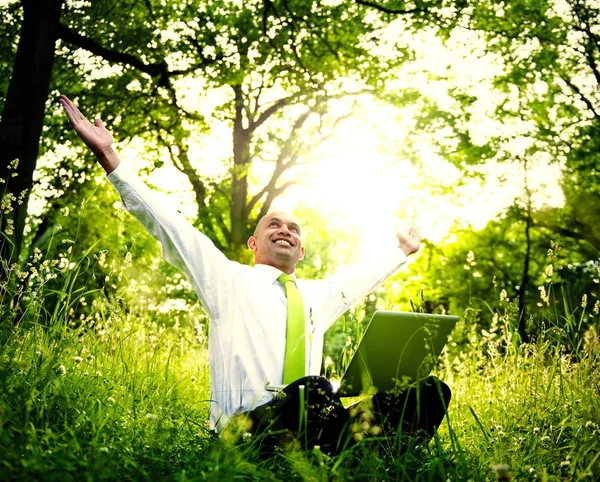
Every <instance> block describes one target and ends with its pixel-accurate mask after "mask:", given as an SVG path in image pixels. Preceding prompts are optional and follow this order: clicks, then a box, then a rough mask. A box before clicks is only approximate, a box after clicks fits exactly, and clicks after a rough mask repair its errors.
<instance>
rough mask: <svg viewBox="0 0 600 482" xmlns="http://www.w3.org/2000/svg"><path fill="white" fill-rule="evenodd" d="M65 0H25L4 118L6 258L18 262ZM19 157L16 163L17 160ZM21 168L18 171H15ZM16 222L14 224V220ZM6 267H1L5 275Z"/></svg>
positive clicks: (0, 172) (1, 247)
mask: <svg viewBox="0 0 600 482" xmlns="http://www.w3.org/2000/svg"><path fill="white" fill-rule="evenodd" d="M63 2H64V0H22V1H21V3H22V5H23V11H24V15H23V24H22V26H21V33H20V37H19V45H18V47H17V55H16V57H15V63H14V66H13V71H12V76H11V79H10V83H9V86H8V90H7V93H6V102H5V104H4V109H3V111H2V119H1V120H0V145H1V146H2V149H0V179H4V180H6V184H3V185H2V188H1V192H2V197H3V198H4V197H5V196H8V197H7V198H5V199H12V196H14V200H13V202H12V210H11V211H10V212H8V213H2V214H1V215H0V232H4V233H6V231H7V227H8V233H10V232H11V231H12V234H8V233H6V234H7V236H6V238H4V237H3V238H2V240H1V241H0V260H3V261H6V262H8V263H9V264H10V263H13V262H17V261H18V259H19V254H20V252H21V247H22V244H23V231H24V229H25V219H26V217H27V203H28V201H29V195H30V193H31V187H32V185H33V171H34V170H35V165H36V161H37V156H38V150H39V143H40V136H41V134H42V125H43V122H44V112H45V107H46V100H47V99H48V94H49V91H50V77H51V74H52V65H53V63H54V51H55V44H56V39H57V30H58V25H59V21H60V12H61V7H62V4H63ZM15 162H18V165H17V167H16V168H14V167H13V168H12V169H11V165H12V166H14V163H15ZM15 173H16V174H17V175H16V176H14V175H13V174H15ZM10 225H12V226H13V227H12V229H11V226H10ZM3 272H4V270H2V269H0V279H1V278H2V277H3Z"/></svg>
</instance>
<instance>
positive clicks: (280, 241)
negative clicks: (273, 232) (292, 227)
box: [275, 239, 291, 246]
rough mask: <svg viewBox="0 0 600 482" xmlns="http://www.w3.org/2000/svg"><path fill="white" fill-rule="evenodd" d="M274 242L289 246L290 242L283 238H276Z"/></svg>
mask: <svg viewBox="0 0 600 482" xmlns="http://www.w3.org/2000/svg"><path fill="white" fill-rule="evenodd" d="M275 244H281V245H283V246H291V244H290V243H288V242H287V241H286V240H285V239H278V240H277V241H275Z"/></svg>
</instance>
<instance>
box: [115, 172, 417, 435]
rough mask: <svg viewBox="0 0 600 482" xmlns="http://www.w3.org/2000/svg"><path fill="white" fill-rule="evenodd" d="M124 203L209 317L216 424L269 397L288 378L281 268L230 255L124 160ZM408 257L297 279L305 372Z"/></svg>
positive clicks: (398, 254)
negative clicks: (350, 314) (334, 329)
mask: <svg viewBox="0 0 600 482" xmlns="http://www.w3.org/2000/svg"><path fill="white" fill-rule="evenodd" d="M108 179H109V180H110V182H111V183H112V184H113V186H114V187H115V188H116V189H117V191H118V192H119V194H120V196H121V199H122V201H123V204H124V206H125V208H126V209H127V210H128V211H129V212H130V213H131V214H133V216H135V217H136V218H137V219H138V220H139V221H140V222H141V223H142V225H143V226H144V227H145V228H146V229H147V231H148V232H149V233H150V234H151V235H152V236H154V237H155V238H156V239H158V241H160V243H161V244H162V250H163V256H164V258H165V259H166V260H167V261H168V262H169V263H171V264H172V265H173V266H175V267H177V268H180V269H181V270H182V271H183V272H184V273H185V274H186V276H187V279H188V280H189V282H190V283H191V285H192V287H193V288H194V291H195V292H196V293H197V295H198V297H199V298H200V300H201V301H202V306H203V307H204V309H205V310H206V312H207V314H208V316H209V319H210V326H209V335H208V352H209V358H208V359H209V365H210V388H211V407H210V422H211V427H212V428H215V429H216V430H221V429H222V428H223V427H224V425H225V424H226V422H227V420H228V419H229V417H231V416H232V415H234V414H236V413H240V412H244V411H247V410H250V409H252V408H254V407H256V406H258V405H260V404H263V403H266V402H268V401H269V400H270V399H271V398H272V397H273V392H269V391H267V390H265V385H279V384H281V383H282V378H283V365H284V356H285V355H284V354H285V331H286V320H287V306H286V303H287V302H286V297H285V292H284V289H283V286H282V285H281V284H280V283H279V282H278V281H277V278H278V277H279V275H280V274H281V273H282V272H281V271H280V270H279V269H277V268H274V267H272V266H268V265H256V266H254V267H251V266H247V265H243V264H240V263H237V262H234V261H230V260H228V259H227V258H226V257H225V255H223V253H221V252H220V251H219V250H218V249H217V248H216V247H215V245H214V244H213V243H212V241H211V240H210V239H209V238H208V237H206V236H205V235H204V234H202V233H201V232H199V231H198V230H197V229H196V228H195V227H194V226H192V224H190V223H189V222H188V221H187V220H186V219H185V218H184V217H183V216H182V215H181V214H180V213H179V212H178V211H177V210H176V209H174V208H173V207H170V206H169V203H168V201H166V200H165V199H164V196H161V195H160V194H158V193H156V192H154V191H152V190H150V189H149V188H148V186H146V184H145V183H144V182H142V181H141V180H140V179H139V178H138V177H137V176H136V175H134V174H133V173H131V172H130V171H129V170H128V169H127V168H126V167H125V166H123V163H121V164H120V165H119V166H118V167H117V169H115V170H114V171H113V172H111V173H110V174H109V175H108ZM405 261H406V255H405V254H404V252H403V251H402V250H401V249H399V248H393V249H390V250H388V251H386V252H384V253H379V255H378V256H377V258H376V259H371V260H368V261H367V260H364V261H362V262H361V263H359V264H357V265H353V266H347V267H345V268H343V269H341V270H338V271H337V272H336V274H335V275H333V276H331V277H329V278H327V279H323V280H302V279H298V280H297V286H298V289H299V291H300V292H301V294H302V298H303V301H304V307H305V310H306V316H305V320H306V333H307V337H308V338H307V343H306V374H307V375H319V374H320V372H321V360H322V357H323V336H324V333H325V330H327V328H329V327H330V326H331V324H332V323H333V322H334V321H335V320H336V319H337V318H339V317H340V316H341V315H342V314H343V313H344V312H345V311H346V310H347V309H348V308H349V307H350V306H352V305H353V304H354V303H356V302H357V301H358V300H359V299H360V298H361V297H362V296H364V295H366V294H368V293H369V292H371V291H372V290H373V289H375V288H376V287H377V286H378V285H379V284H381V283H382V282H383V281H384V280H385V278H387V277H388V276H389V275H390V274H392V273H393V272H395V271H396V270H397V269H398V268H399V267H400V266H401V265H402V264H404V262H405Z"/></svg>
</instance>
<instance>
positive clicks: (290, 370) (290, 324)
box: [277, 273, 306, 383]
mask: <svg viewBox="0 0 600 482" xmlns="http://www.w3.org/2000/svg"><path fill="white" fill-rule="evenodd" d="M277 281H279V282H280V283H281V284H282V285H283V288H284V289H285V296H286V298H287V328H286V335H285V361H284V364H283V383H291V382H293V381H294V380H298V378H302V377H303V376H304V375H305V373H304V369H305V368H304V367H305V358H306V351H305V349H306V336H305V334H304V303H303V302H302V295H301V294H300V291H298V288H297V287H296V281H295V280H294V277H293V276H291V275H289V274H285V273H284V274H282V275H281V276H280V277H279V278H277Z"/></svg>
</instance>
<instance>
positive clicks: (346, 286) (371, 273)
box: [324, 248, 407, 329]
mask: <svg viewBox="0 0 600 482" xmlns="http://www.w3.org/2000/svg"><path fill="white" fill-rule="evenodd" d="M406 260H407V256H406V255H405V254H404V252H403V251H402V250H401V249H400V248H393V249H392V250H389V251H387V252H385V253H382V254H380V255H378V256H377V257H375V258H373V259H363V260H361V261H360V262H359V263H357V264H355V265H350V266H344V267H342V268H340V269H338V270H337V271H336V273H335V274H334V275H333V276H332V277H330V278H328V279H326V280H324V281H325V283H326V290H327V298H326V299H327V302H326V305H325V312H326V320H327V321H326V323H327V326H325V329H327V328H329V327H330V326H331V325H332V324H333V322H334V321H335V320H337V319H338V318H339V317H340V316H341V315H342V314H343V313H345V312H346V311H347V310H348V309H349V308H350V307H351V306H352V305H354V304H355V303H356V302H357V301H358V300H360V299H361V298H362V297H363V296H365V295H367V294H369V293H371V292H372V291H373V290H375V289H376V288H377V287H378V286H380V285H381V284H382V283H383V282H384V281H385V280H386V278H387V277H388V276H390V275H392V274H393V273H395V272H396V271H397V270H398V269H399V268H400V267H401V266H402V265H403V264H404V263H406Z"/></svg>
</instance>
